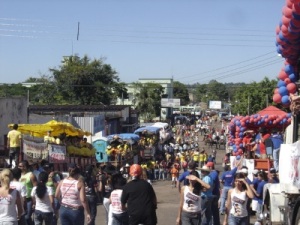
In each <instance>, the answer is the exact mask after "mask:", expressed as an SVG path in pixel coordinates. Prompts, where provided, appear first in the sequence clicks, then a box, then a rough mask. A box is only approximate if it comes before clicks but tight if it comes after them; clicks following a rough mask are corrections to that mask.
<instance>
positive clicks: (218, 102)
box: [209, 101, 222, 109]
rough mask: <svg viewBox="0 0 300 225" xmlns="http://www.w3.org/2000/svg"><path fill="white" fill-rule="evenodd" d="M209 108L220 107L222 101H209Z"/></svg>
mask: <svg viewBox="0 0 300 225" xmlns="http://www.w3.org/2000/svg"><path fill="white" fill-rule="evenodd" d="M209 108H210V109H222V102H221V101H209Z"/></svg>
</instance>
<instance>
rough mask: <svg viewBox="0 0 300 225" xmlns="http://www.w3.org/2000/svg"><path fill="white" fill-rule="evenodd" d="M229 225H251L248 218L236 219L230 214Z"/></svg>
mask: <svg viewBox="0 0 300 225" xmlns="http://www.w3.org/2000/svg"><path fill="white" fill-rule="evenodd" d="M228 225H249V224H248V216H245V217H236V216H233V215H232V214H229V217H228Z"/></svg>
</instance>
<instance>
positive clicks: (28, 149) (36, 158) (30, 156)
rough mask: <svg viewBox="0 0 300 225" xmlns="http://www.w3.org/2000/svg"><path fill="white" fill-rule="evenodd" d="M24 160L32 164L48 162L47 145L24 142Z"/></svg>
mask: <svg viewBox="0 0 300 225" xmlns="http://www.w3.org/2000/svg"><path fill="white" fill-rule="evenodd" d="M23 152H24V160H27V161H28V162H29V163H30V164H31V163H33V162H40V161H41V160H43V159H45V160H48V156H49V154H48V149H47V143H36V142H33V141H28V140H23Z"/></svg>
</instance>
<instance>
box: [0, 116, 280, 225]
mask: <svg viewBox="0 0 300 225" xmlns="http://www.w3.org/2000/svg"><path fill="white" fill-rule="evenodd" d="M208 121H210V120H208V119H205V118H202V119H201V120H200V119H199V120H196V121H195V124H180V123H177V124H176V125H174V127H173V129H172V132H173V135H174V140H175V141H174V142H168V143H164V144H160V145H159V146H158V148H157V150H156V151H155V152H154V154H153V156H152V159H151V160H148V162H144V161H139V162H138V163H133V162H130V164H131V165H129V164H128V162H127V164H126V165H124V166H123V167H122V168H119V167H115V166H113V165H111V164H110V163H106V164H104V165H99V166H96V165H88V166H87V167H86V168H80V167H79V166H78V165H76V164H70V165H69V166H68V171H67V172H68V176H67V177H63V175H62V174H61V172H59V171H54V170H53V166H52V165H51V164H50V163H48V162H47V161H43V162H41V163H40V165H37V164H32V165H29V163H28V162H27V161H26V160H25V161H21V162H19V161H18V160H19V159H18V158H15V157H16V153H17V152H18V151H19V150H18V147H19V146H15V145H13V143H12V142H10V146H9V147H10V156H11V157H10V160H11V161H13V160H14V159H15V161H16V165H17V166H16V167H15V168H13V169H4V170H3V171H2V172H1V174H0V181H1V188H0V199H1V200H0V220H2V219H3V220H2V221H7V222H8V223H7V224H10V223H11V224H24V225H32V224H37V225H38V224H43V223H45V224H46V225H56V224H57V220H58V219H60V223H61V224H62V225H75V224H85V223H87V224H89V225H94V224H97V223H96V221H95V219H96V216H97V205H98V204H102V205H103V209H104V210H105V215H106V216H105V222H106V224H107V225H119V224H120V225H121V224H122V225H126V224H130V225H138V224H145V225H146V224H147V225H152V224H153V225H154V224H157V218H156V208H157V199H156V194H155V192H154V189H153V187H152V184H153V182H158V181H160V180H166V181H170V183H169V184H170V185H171V186H172V187H173V188H176V189H178V191H179V193H180V201H179V209H178V216H177V218H176V224H181V225H196V224H197V225H200V224H201V225H210V224H213V225H218V224H221V223H222V224H223V225H226V224H229V225H235V224H241V225H244V224H245V225H247V224H249V221H250V216H251V214H252V213H254V212H255V213H256V219H257V221H258V222H260V221H261V219H262V208H263V207H262V206H263V187H264V185H265V184H266V183H268V182H271V183H276V182H279V179H278V176H277V173H278V151H277V152H276V150H278V149H279V147H280V144H281V143H282V136H281V135H280V134H279V133H278V132H277V131H276V130H272V132H271V134H267V132H266V130H265V129H263V128H262V129H260V130H259V134H258V135H260V138H258V135H256V134H255V133H254V132H253V131H251V130H247V131H246V132H245V133H244V139H243V147H242V148H243V156H242V157H241V158H240V159H239V160H235V161H234V163H231V162H230V160H229V157H230V155H231V152H227V155H226V157H227V158H226V159H225V160H224V161H223V162H217V159H216V154H217V152H216V150H215V149H211V146H206V147H201V148H200V144H199V143H200V142H201V139H200V138H199V137H200V136H201V133H200V128H201V126H202V125H203V124H204V123H205V124H206V125H209V126H206V130H205V131H204V133H203V135H204V134H208V135H210V136H211V137H213V136H216V135H217V136H219V135H221V134H222V135H223V134H226V130H225V129H226V128H225V127H226V126H225V124H223V121H222V128H221V129H220V131H218V130H217V129H215V128H214V127H213V124H211V123H209V122H208ZM15 130H17V127H16V129H15ZM15 133H16V132H15ZM14 135H15V136H12V135H9V138H11V139H12V137H14V138H16V137H17V138H18V133H16V134H14ZM224 136H225V137H226V135H224ZM49 137H50V134H49ZM272 138H273V139H272ZM48 139H49V138H48ZM48 139H47V140H48ZM268 139H270V140H274V141H273V142H272V148H273V149H274V151H273V153H274V154H276V155H273V159H274V168H272V169H271V170H270V171H268V172H269V173H268V174H266V172H265V171H257V170H253V171H252V174H248V168H247V167H246V166H245V165H243V158H255V157H256V155H259V156H260V157H262V158H264V154H267V148H268V146H269V144H268V143H267V140H268ZM250 146H251V147H250ZM254 146H256V149H255V151H256V152H257V151H258V150H259V154H258V153H256V154H254V155H252V154H253V152H254V151H253V148H254ZM208 149H209V150H208ZM227 150H228V149H227ZM264 150H265V152H264ZM276 157H277V158H276ZM276 160H277V161H276ZM217 163H218V164H221V163H223V167H224V171H219V170H217V169H216V168H215V165H216V164H217ZM249 177H250V178H251V179H249ZM2 199H4V200H2ZM12 205H13V207H12ZM221 216H222V218H223V221H221Z"/></svg>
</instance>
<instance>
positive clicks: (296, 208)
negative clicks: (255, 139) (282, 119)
mask: <svg viewBox="0 0 300 225" xmlns="http://www.w3.org/2000/svg"><path fill="white" fill-rule="evenodd" d="M299 119H300V117H299V115H298V116H296V117H294V118H293V119H292V123H291V124H290V125H289V126H288V127H287V128H286V131H285V136H286V137H285V140H286V141H285V144H282V145H281V148H280V152H281V153H280V158H279V178H280V183H278V184H273V183H268V184H266V185H265V187H264V212H263V220H264V223H263V224H264V225H265V224H286V225H295V224H300V170H299V168H300V161H299V158H300V142H299V141H298V135H299V133H298V132H299V131H298V129H299ZM296 141H297V142H296Z"/></svg>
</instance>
